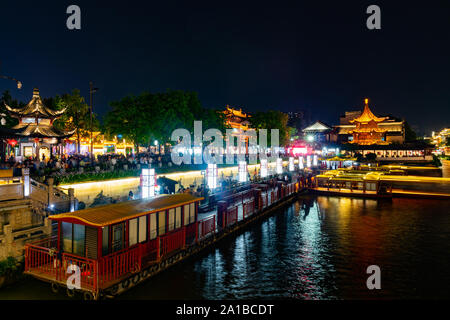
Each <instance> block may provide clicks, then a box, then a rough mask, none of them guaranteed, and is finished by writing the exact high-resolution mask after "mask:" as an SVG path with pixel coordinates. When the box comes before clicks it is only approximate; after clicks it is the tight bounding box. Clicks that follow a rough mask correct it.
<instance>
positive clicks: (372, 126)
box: [349, 99, 388, 145]
mask: <svg viewBox="0 0 450 320" xmlns="http://www.w3.org/2000/svg"><path fill="white" fill-rule="evenodd" d="M384 120H386V118H378V117H376V116H375V115H374V114H373V113H372V111H370V108H369V99H365V106H364V111H363V112H362V114H361V115H360V116H359V117H357V118H355V119H353V120H350V123H352V124H356V128H354V129H353V130H352V131H350V132H349V133H350V134H352V135H353V140H352V141H350V143H355V144H359V145H371V144H377V145H381V144H388V142H386V141H385V133H386V129H382V128H380V127H379V126H378V123H380V122H383V121H384Z"/></svg>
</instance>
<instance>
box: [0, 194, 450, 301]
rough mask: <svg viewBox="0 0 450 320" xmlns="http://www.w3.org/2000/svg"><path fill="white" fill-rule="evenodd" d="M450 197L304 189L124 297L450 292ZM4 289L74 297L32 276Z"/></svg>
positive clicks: (30, 295)
mask: <svg viewBox="0 0 450 320" xmlns="http://www.w3.org/2000/svg"><path fill="white" fill-rule="evenodd" d="M449 205H450V202H449V201H448V200H423V199H422V200H416V199H392V200H369V199H357V198H346V197H325V196H319V197H314V196H299V197H298V200H297V201H294V202H293V203H292V204H290V205H287V206H285V207H284V208H283V209H280V210H278V211H276V212H274V213H273V214H271V215H269V216H267V217H266V218H264V219H263V220H261V221H260V222H257V223H255V224H253V225H251V226H249V227H248V228H246V229H245V230H244V231H243V232H240V233H238V234H236V235H233V236H231V237H230V238H228V239H226V240H224V241H222V242H220V243H219V244H218V246H217V247H216V248H213V249H210V250H209V251H205V252H204V253H201V254H200V255H198V256H196V257H193V258H192V259H189V260H187V261H185V262H183V263H180V264H178V265H175V266H173V267H171V268H170V269H168V270H166V271H164V272H162V273H161V274H159V275H157V276H155V277H154V278H150V279H149V280H147V281H146V282H144V283H142V284H140V285H138V286H136V287H135V288H132V289H131V290H129V291H128V292H125V293H124V294H123V295H121V296H119V297H118V299H262V298H265V299H285V298H294V299H371V298H385V299H392V298H393V299H397V298H412V299H414V298H447V299H448V298H450V290H448V287H449V285H450V273H449V272H448V270H450V259H448V252H449V250H450V215H449V212H448V211H449V210H445V208H449ZM443 209H444V210H443ZM369 265H378V266H379V267H380V269H381V286H382V288H381V290H368V289H367V287H366V280H367V277H368V275H367V274H366V268H367V267H368V266H369ZM80 298H81V297H80ZM0 299H68V298H67V297H66V296H65V294H64V293H58V294H53V293H52V292H51V291H50V286H49V285H48V284H46V283H43V282H40V281H37V280H34V279H31V278H27V279H25V280H23V281H22V282H20V283H18V284H16V285H14V286H13V287H9V288H4V289H2V290H0Z"/></svg>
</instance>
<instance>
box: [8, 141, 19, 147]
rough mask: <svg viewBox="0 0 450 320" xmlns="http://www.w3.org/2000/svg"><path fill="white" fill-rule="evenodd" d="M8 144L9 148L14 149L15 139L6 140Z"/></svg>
mask: <svg viewBox="0 0 450 320" xmlns="http://www.w3.org/2000/svg"><path fill="white" fill-rule="evenodd" d="M8 144H9V145H10V146H11V147H13V148H14V147H15V146H16V145H17V140H15V139H8Z"/></svg>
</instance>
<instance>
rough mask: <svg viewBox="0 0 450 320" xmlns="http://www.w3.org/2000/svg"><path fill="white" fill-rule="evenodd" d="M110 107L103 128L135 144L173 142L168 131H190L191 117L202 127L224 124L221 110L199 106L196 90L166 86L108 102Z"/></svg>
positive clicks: (192, 121)
mask: <svg viewBox="0 0 450 320" xmlns="http://www.w3.org/2000/svg"><path fill="white" fill-rule="evenodd" d="M110 105H111V107H112V110H111V111H109V112H108V114H107V115H106V118H105V128H107V131H108V132H109V133H112V134H122V135H123V136H124V137H126V138H127V139H130V140H131V141H133V143H134V144H135V146H136V147H138V145H139V144H146V145H151V144H152V141H154V140H158V141H159V142H160V143H161V144H164V143H173V142H172V141H171V140H170V139H171V136H172V132H173V131H174V130H175V129H178V128H184V129H187V130H189V131H190V132H191V133H193V131H194V120H201V121H203V130H207V129H209V128H217V129H219V130H222V129H223V128H224V127H225V124H224V123H225V121H224V117H223V114H222V113H220V112H217V111H216V110H213V109H207V108H204V107H202V105H201V103H200V100H199V99H198V95H197V93H196V92H185V91H182V90H167V91H166V92H160V93H149V92H144V93H142V94H140V95H139V96H128V97H125V98H123V99H122V100H120V101H117V102H111V104H110Z"/></svg>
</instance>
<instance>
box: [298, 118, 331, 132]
mask: <svg viewBox="0 0 450 320" xmlns="http://www.w3.org/2000/svg"><path fill="white" fill-rule="evenodd" d="M331 129H332V128H331V127H330V126H328V125H326V124H325V123H323V122H322V121H316V122H314V123H313V124H312V125H310V126H308V127H306V128H305V129H303V130H302V131H303V132H311V131H315V132H317V131H319V132H323V131H328V130H331Z"/></svg>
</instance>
